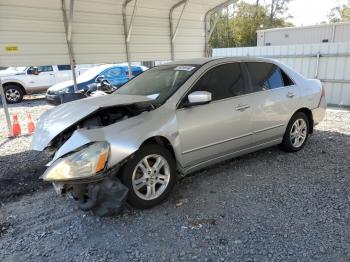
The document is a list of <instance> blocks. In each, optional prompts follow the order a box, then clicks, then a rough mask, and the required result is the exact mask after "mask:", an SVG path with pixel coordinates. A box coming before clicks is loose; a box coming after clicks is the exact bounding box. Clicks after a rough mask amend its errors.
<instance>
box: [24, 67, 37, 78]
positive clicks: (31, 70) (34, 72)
mask: <svg viewBox="0 0 350 262" xmlns="http://www.w3.org/2000/svg"><path fill="white" fill-rule="evenodd" d="M27 74H28V75H36V76H37V75H39V69H38V68H37V67H31V68H29V69H28V70H27Z"/></svg>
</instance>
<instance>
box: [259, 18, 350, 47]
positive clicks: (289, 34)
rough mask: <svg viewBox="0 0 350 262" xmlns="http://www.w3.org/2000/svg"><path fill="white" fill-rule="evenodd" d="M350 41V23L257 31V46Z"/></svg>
mask: <svg viewBox="0 0 350 262" xmlns="http://www.w3.org/2000/svg"><path fill="white" fill-rule="evenodd" d="M322 41H328V42H329V43H333V42H334V43H335V42H350V23H349V22H348V23H335V24H322V25H315V26H301V27H288V28H277V29H267V30H258V31H257V46H265V45H274V46H275V45H295V44H301V43H302V44H316V43H322Z"/></svg>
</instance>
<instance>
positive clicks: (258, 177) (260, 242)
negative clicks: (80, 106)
mask: <svg viewBox="0 0 350 262" xmlns="http://www.w3.org/2000/svg"><path fill="white" fill-rule="evenodd" d="M48 108H50V106H48V105H46V102H45V101H44V100H43V99H41V98H40V97H35V98H31V99H29V100H28V99H27V100H26V101H25V102H23V103H21V104H18V105H14V106H12V105H11V106H10V111H11V113H12V114H14V113H19V118H20V121H21V124H22V131H25V119H26V113H27V112H28V113H31V114H32V115H33V118H34V120H36V119H37V118H38V117H39V115H40V114H41V113H42V112H44V111H45V110H47V109H48ZM3 118H4V117H3V115H1V118H0V121H1V123H4V119H3ZM1 129H2V130H1V134H2V136H1V138H0V155H1V157H0V172H1V173H0V202H1V207H0V211H1V212H0V260H1V261H28V260H33V261H179V260H183V261H189V260H194V261H196V260H197V261H220V260H221V261H235V260H240V261H279V260H283V261H298V260H299V261H310V260H313V261H319V260H321V259H322V260H323V261H335V260H336V261H348V260H349V259H350V240H349V234H350V227H349V225H350V189H349V184H350V177H349V173H350V154H349V147H350V139H349V136H350V112H349V111H346V110H338V109H331V110H328V111H327V116H326V118H325V120H324V121H323V122H322V123H321V124H320V125H319V126H317V128H316V130H315V132H314V134H313V135H312V136H311V138H310V140H309V142H308V144H307V145H306V146H305V148H304V149H303V150H301V151H300V152H297V153H294V154H288V153H285V152H283V151H280V150H279V149H278V147H273V148H269V149H266V150H262V151H259V152H256V153H252V154H249V155H246V156H242V157H239V158H236V159H233V160H230V161H226V162H224V163H222V164H219V165H216V166H213V167H210V168H208V169H205V170H203V171H201V172H197V173H195V174H193V175H191V176H189V177H186V178H184V179H182V180H181V181H179V182H178V183H177V185H176V188H175V190H174V192H173V194H172V195H171V197H170V198H169V199H168V200H167V201H166V202H164V203H163V204H161V205H159V206H157V207H155V208H152V209H150V210H135V209H132V208H129V207H127V208H125V210H124V211H123V213H122V214H121V215H119V216H115V217H108V218H102V219H101V218H97V217H95V216H93V215H92V214H90V213H84V212H82V211H81V210H79V209H78V208H77V206H76V204H75V203H74V201H73V200H71V199H65V198H57V197H56V196H55V193H54V191H53V189H52V188H51V186H50V185H48V184H44V183H43V182H41V181H40V180H39V179H38V177H39V176H40V175H41V173H42V172H43V170H44V164H45V163H46V161H47V159H46V157H45V156H44V155H43V154H38V153H37V152H33V151H30V147H29V143H30V139H31V137H30V136H27V135H24V136H21V137H19V138H16V139H11V140H9V139H7V138H6V137H5V133H6V129H5V126H4V125H1Z"/></svg>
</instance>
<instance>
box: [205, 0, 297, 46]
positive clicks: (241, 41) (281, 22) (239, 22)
mask: <svg viewBox="0 0 350 262" xmlns="http://www.w3.org/2000/svg"><path fill="white" fill-rule="evenodd" d="M275 4H276V3H275ZM278 5H279V6H278V7H274V10H275V8H277V9H278V10H281V9H280V8H281V6H280V5H281V2H279V3H278ZM278 12H279V11H274V14H273V16H272V17H273V18H272V20H271V14H270V13H269V6H266V5H264V6H262V5H260V4H259V1H257V2H256V3H254V4H248V3H246V2H243V1H241V2H239V3H238V4H237V5H236V6H235V8H234V14H233V16H232V17H231V18H228V16H226V13H225V12H221V13H220V18H219V20H218V23H217V25H216V28H215V30H214V32H213V34H212V37H211V38H210V40H209V44H210V45H211V47H213V48H218V47H241V46H255V45H256V31H257V30H258V29H260V28H261V27H263V28H272V27H284V26H290V25H291V24H290V23H288V22H286V21H285V19H284V18H280V17H279V16H280V14H279V13H278Z"/></svg>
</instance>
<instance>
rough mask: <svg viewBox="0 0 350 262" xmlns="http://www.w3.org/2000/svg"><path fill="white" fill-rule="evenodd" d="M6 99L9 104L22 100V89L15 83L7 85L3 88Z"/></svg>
mask: <svg viewBox="0 0 350 262" xmlns="http://www.w3.org/2000/svg"><path fill="white" fill-rule="evenodd" d="M4 93H5V97H6V101H7V102H8V103H9V104H14V103H19V102H21V101H22V100H23V91H22V89H21V88H20V87H18V86H15V85H8V86H5V88H4Z"/></svg>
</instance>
